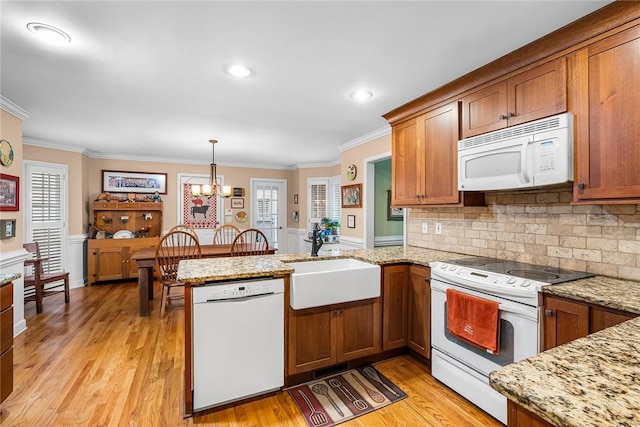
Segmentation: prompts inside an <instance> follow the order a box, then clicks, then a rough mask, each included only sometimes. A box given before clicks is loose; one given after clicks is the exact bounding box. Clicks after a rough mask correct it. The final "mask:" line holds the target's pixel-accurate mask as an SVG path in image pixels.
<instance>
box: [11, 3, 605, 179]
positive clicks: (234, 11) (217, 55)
mask: <svg viewBox="0 0 640 427" xmlns="http://www.w3.org/2000/svg"><path fill="white" fill-rule="evenodd" d="M606 3H609V1H548V2H547V1H544V2H540V1H502V2H500V1H494V2H485V1H441V2H435V1H410V2H401V1H353V2H342V1H322V2H320V1H317V2H313V1H285V2H272V1H257V2H246V1H234V2H222V1H193V2H187V1H42V2H36V1H4V0H2V1H1V2H0V14H1V21H0V22H1V25H2V26H1V34H0V36H1V39H0V41H1V55H0V62H1V64H0V65H1V80H0V93H1V94H2V95H3V96H4V97H6V98H8V99H9V100H11V101H12V102H14V103H15V104H17V105H19V106H20V107H22V108H24V109H26V110H27V111H29V112H30V113H31V116H30V118H28V119H27V120H26V121H25V122H24V125H23V131H24V137H25V142H26V143H29V144H36V145H41V144H42V145H47V146H52V147H60V148H66V149H71V150H79V151H83V150H86V152H87V153H88V154H89V155H90V156H93V157H109V158H132V159H149V160H159V161H175V162H177V163H203V164H205V163H209V162H210V161H211V145H210V144H209V143H208V140H209V139H212V138H213V139H218V140H219V141H220V143H219V144H217V146H216V162H217V163H218V164H219V165H247V166H261V167H271V168H291V167H304V166H311V165H327V164H333V163H335V162H336V161H337V160H338V159H339V158H340V153H339V150H338V147H340V146H341V145H344V144H346V143H349V142H352V141H355V140H358V139H360V138H362V137H363V136H365V135H367V134H369V133H372V132H377V131H380V130H381V129H383V128H385V127H386V126H387V122H386V120H384V118H382V117H381V115H382V114H384V113H386V112H388V111H390V110H392V109H394V108H396V107H399V106H400V105H402V104H404V103H406V102H408V101H411V100H412V99H414V98H417V97H418V96H420V95H422V94H424V93H427V92H429V91H431V90H432V89H435V88H437V87H439V86H441V85H443V84H444V83H447V82H449V81H451V80H453V79H455V78H457V77H459V76H461V75H463V74H465V73H467V72H469V71H472V70H474V69H475V68H478V67H479V66H481V65H483V64H485V63H487V62H490V61H492V60H494V59H496V58H499V57H500V56H502V55H504V54H506V53H508V52H510V51H512V50H514V49H516V48H518V47H520V46H522V45H524V44H527V43H528V42H531V41H533V40H535V39H537V38H539V37H540V36H542V35H545V34H547V33H549V32H551V31H553V30H555V29H557V28H560V27H562V26H564V25H565V24H567V23H569V22H571V21H574V20H575V19H577V18H579V17H581V16H584V15H586V14H588V13H590V12H592V11H594V10H596V9H598V8H600V7H602V6H604V5H605V4H606ZM32 21H36V22H41V23H45V24H49V25H53V26H56V27H58V28H61V29H63V30H64V31H66V32H67V33H68V34H69V35H70V36H71V39H72V40H71V43H69V44H67V45H64V46H51V45H47V44H43V43H41V42H40V41H39V40H38V39H37V38H36V37H34V35H33V34H32V33H30V32H29V31H28V30H27V29H26V24H27V23H28V22H32ZM234 62H241V63H243V64H245V65H247V66H248V67H249V68H251V69H252V70H253V72H254V73H253V75H252V76H251V77H250V78H248V79H243V80H241V79H238V78H233V77H230V76H229V75H227V74H225V73H224V72H223V68H224V67H225V66H226V65H228V64H231V63H234ZM360 88H362V89H367V90H370V91H372V92H373V93H374V97H373V98H372V99H369V100H368V101H366V102H356V101H354V100H352V99H351V98H350V97H349V94H350V93H351V92H352V91H354V90H356V89H360Z"/></svg>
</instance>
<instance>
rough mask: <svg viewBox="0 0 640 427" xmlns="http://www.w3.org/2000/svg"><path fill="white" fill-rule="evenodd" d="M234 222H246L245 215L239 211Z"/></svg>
mask: <svg viewBox="0 0 640 427" xmlns="http://www.w3.org/2000/svg"><path fill="white" fill-rule="evenodd" d="M236 221H238V222H241V223H242V222H247V213H246V212H244V211H240V212H238V213H237V214H236Z"/></svg>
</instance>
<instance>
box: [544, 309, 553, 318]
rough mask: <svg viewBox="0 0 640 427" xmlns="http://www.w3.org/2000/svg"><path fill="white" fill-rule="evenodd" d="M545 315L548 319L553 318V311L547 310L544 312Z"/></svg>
mask: <svg viewBox="0 0 640 427" xmlns="http://www.w3.org/2000/svg"><path fill="white" fill-rule="evenodd" d="M544 315H545V316H547V317H551V316H553V311H551V310H545V311H544Z"/></svg>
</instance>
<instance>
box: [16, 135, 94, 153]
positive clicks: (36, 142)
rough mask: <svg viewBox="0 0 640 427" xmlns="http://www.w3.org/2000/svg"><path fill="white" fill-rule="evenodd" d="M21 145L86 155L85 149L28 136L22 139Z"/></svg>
mask: <svg viewBox="0 0 640 427" xmlns="http://www.w3.org/2000/svg"><path fill="white" fill-rule="evenodd" d="M22 144H24V145H33V146H34V147H43V148H52V149H54V150H63V151H71V152H73V153H82V154H86V151H87V150H86V149H84V148H79V147H76V146H73V145H68V144H62V143H60V142H55V141H48V140H46V139H40V138H31V137H28V136H24V137H22Z"/></svg>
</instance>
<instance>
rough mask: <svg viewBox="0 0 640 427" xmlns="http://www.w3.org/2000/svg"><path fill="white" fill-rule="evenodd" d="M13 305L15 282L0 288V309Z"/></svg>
mask: <svg viewBox="0 0 640 427" xmlns="http://www.w3.org/2000/svg"><path fill="white" fill-rule="evenodd" d="M12 305H13V283H11V284H8V285H4V286H3V287H2V288H0V311H2V310H4V309H6V308H9V307H11V306H12Z"/></svg>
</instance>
